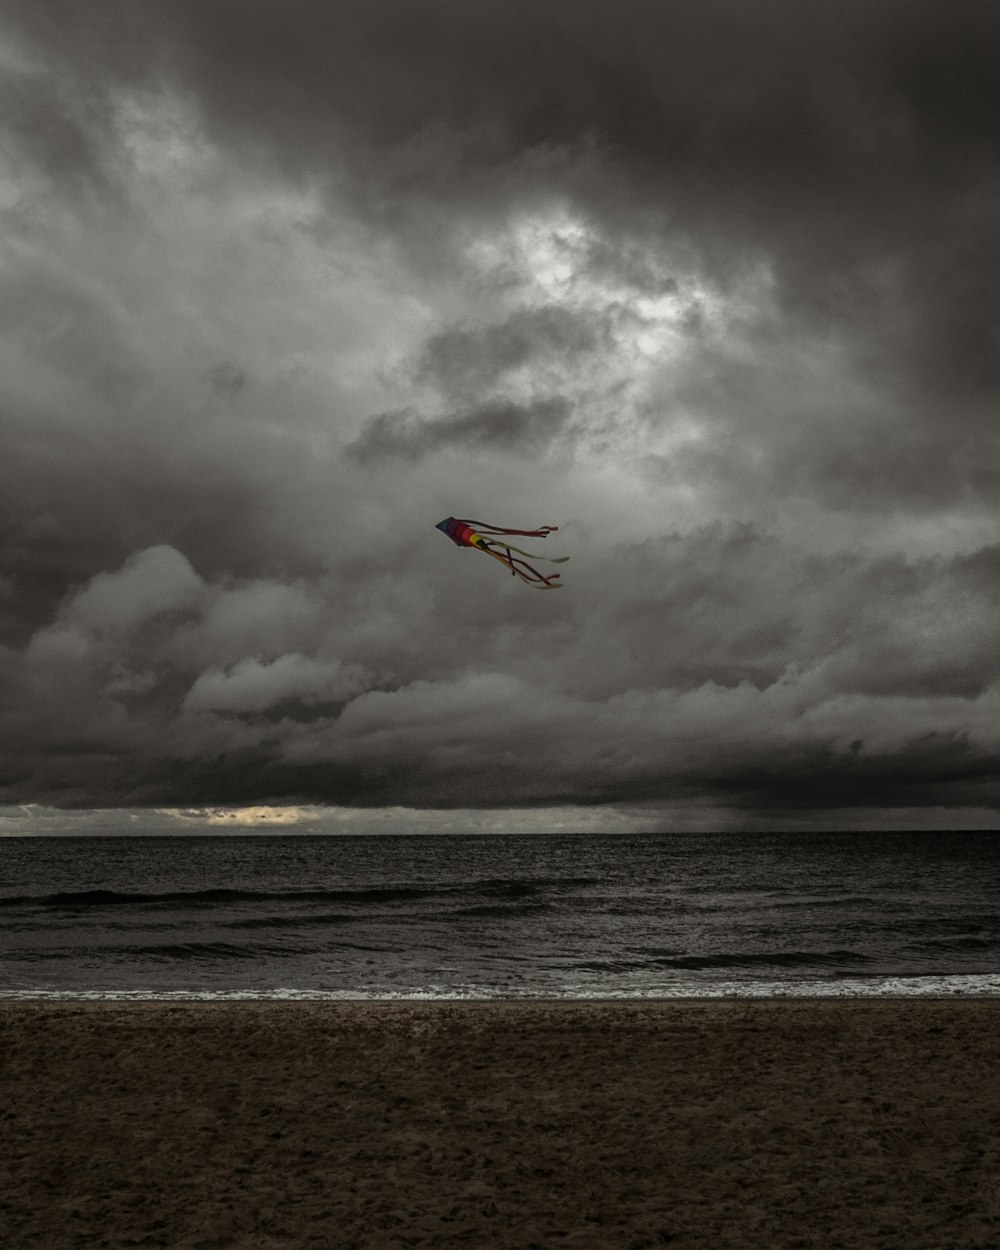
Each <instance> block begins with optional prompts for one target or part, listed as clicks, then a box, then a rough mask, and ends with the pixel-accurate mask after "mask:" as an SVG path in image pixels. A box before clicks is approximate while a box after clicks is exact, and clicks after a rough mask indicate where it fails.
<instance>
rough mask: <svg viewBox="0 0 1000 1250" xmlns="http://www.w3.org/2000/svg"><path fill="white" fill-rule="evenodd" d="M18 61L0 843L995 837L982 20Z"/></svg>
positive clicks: (2, 204) (425, 37)
mask: <svg viewBox="0 0 1000 1250" xmlns="http://www.w3.org/2000/svg"><path fill="white" fill-rule="evenodd" d="M2 24H3V34H4V39H3V40H2V45H3V51H2V52H0V99H2V100H3V101H4V103H5V106H6V107H5V108H4V109H3V110H0V112H2V116H3V121H2V123H0V126H2V130H3V134H2V138H3V144H2V145H0V151H2V159H0V214H2V219H3V226H4V231H5V239H6V241H7V247H6V250H5V253H4V267H3V271H2V274H0V280H2V281H3V283H4V293H5V295H6V299H5V300H4V301H0V308H3V309H6V310H7V312H6V314H4V313H3V312H2V311H0V366H2V367H0V377H2V382H0V388H2V403H0V434H2V439H3V447H4V455H3V457H2V458H0V500H2V502H0V550H2V553H3V574H2V581H0V687H2V689H0V797H4V798H6V799H7V800H8V801H11V802H17V803H22V802H23V803H44V804H58V805H63V806H66V807H73V806H79V807H85V806H87V805H88V804H89V805H98V806H103V807H116V806H122V805H125V806H130V805H147V806H148V805H155V806H157V807H162V808H167V807H169V808H171V809H173V808H178V809H180V808H188V807H190V808H191V809H197V810H199V811H200V810H202V809H205V810H214V809H216V808H218V809H220V810H221V809H223V808H225V809H229V808H231V807H235V806H236V805H239V804H243V803H246V804H249V805H251V806H252V807H261V808H268V807H271V806H274V805H280V804H284V803H287V804H291V805H293V806H294V805H295V804H298V803H302V804H304V805H307V806H313V805H316V804H321V803H329V804H333V805H357V806H364V807H366V808H369V807H370V808H373V809H374V808H376V807H378V806H379V805H386V806H387V807H393V806H399V807H405V806H413V805H419V806H421V807H424V808H426V809H428V810H431V809H433V810H442V809H445V810H451V809H454V810H458V809H459V808H462V809H465V808H470V809H472V808H477V809H481V808H483V807H484V806H485V805H489V804H494V805H496V806H497V808H498V810H504V811H509V810H511V809H513V808H521V807H523V808H525V809H528V808H531V809H532V810H534V809H536V808H538V807H539V805H542V806H546V807H547V806H549V805H565V806H567V809H568V810H574V811H576V810H579V809H580V808H581V806H587V807H590V806H596V807H600V806H601V805H612V806H613V807H615V810H618V808H619V807H622V806H624V805H627V804H629V803H630V802H631V803H635V804H638V805H647V804H648V805H654V806H655V805H656V804H658V803H660V804H665V805H667V806H668V807H671V810H681V807H683V810H685V811H687V812H689V813H691V815H690V817H689V818H690V819H691V820H692V821H694V822H695V823H696V824H697V823H698V822H699V821H700V820H701V819H702V817H701V816H699V815H698V813H699V812H700V813H702V814H704V813H705V812H711V813H713V818H715V819H718V820H720V821H725V820H733V821H736V822H737V823H738V822H740V821H747V822H750V823H752V822H753V820H755V819H758V817H759V819H764V816H763V815H760V814H761V813H774V812H781V811H788V812H791V811H796V812H800V813H805V815H804V816H802V817H801V819H803V820H805V821H806V822H808V821H809V820H810V819H812V817H811V816H810V815H809V813H810V812H811V811H813V810H814V809H815V810H817V811H818V810H820V809H821V808H822V809H826V810H830V811H839V812H845V811H851V810H855V811H862V810H864V811H866V812H870V813H876V814H877V813H878V811H879V810H880V809H881V808H884V809H885V810H886V811H888V810H893V811H897V810H900V811H910V812H913V811H921V810H924V811H930V810H935V811H948V812H954V811H955V810H957V809H960V808H961V807H962V804H963V803H965V804H967V805H968V806H969V810H970V811H972V810H974V811H976V812H979V813H982V812H983V811H987V810H989V809H990V806H991V804H994V803H995V802H996V792H995V781H994V775H995V756H996V741H995V733H994V731H993V729H992V722H991V717H992V716H993V714H994V712H995V708H994V699H995V693H994V692H995V689H996V683H997V680H998V658H1000V657H998V651H997V646H996V641H995V632H996V631H995V628H994V622H995V620H996V614H997V608H998V596H1000V589H998V588H1000V557H998V554H997V552H998V548H997V509H996V494H997V485H998V478H1000V442H998V438H997V434H996V429H995V412H996V401H997V391H998V384H1000V375H998V373H997V360H998V359H1000V357H998V354H997V352H996V347H997V343H998V340H997V333H998V330H997V327H998V325H1000V307H998V302H997V301H998V298H1000V297H998V296H997V293H996V290H995V289H994V288H995V285H996V284H995V281H994V278H993V274H994V271H995V270H996V267H997V266H996V263H995V262H996V260H997V251H998V239H997V230H996V221H997V210H998V207H1000V204H998V197H1000V177H998V157H1000V152H998V137H1000V123H998V121H997V117H998V115H1000V101H998V93H997V89H996V86H995V84H996V82H997V81H1000V76H998V71H1000V18H998V16H997V14H995V13H994V12H993V11H992V10H991V9H989V7H988V6H981V5H979V6H976V5H969V4H966V3H963V2H961V0H959V2H957V3H953V4H950V5H948V6H947V8H945V7H944V6H941V5H939V4H934V3H931V2H930V0H888V2H887V3H884V4H881V5H877V6H873V5H871V4H868V3H862V2H861V0H846V2H845V3H842V4H839V5H837V6H829V5H823V4H819V3H818V2H817V3H803V4H799V5H795V6H790V5H787V4H785V3H782V2H780V0H765V2H763V3H761V4H757V5H753V6H747V5H745V4H742V3H738V2H737V0H699V2H698V3H694V2H693V0H692V2H690V3H689V2H687V0H682V2H681V3H675V4H671V5H663V4H661V3H655V2H654V0H624V2H623V3H622V4H620V5H617V6H608V5H606V4H599V3H592V2H591V0H572V2H570V0H547V2H546V3H536V2H535V0H531V2H529V0H513V2H512V3H509V4H505V5H497V6H489V7H485V8H484V7H482V6H476V7H473V6H469V5H468V4H464V3H460V2H459V0H428V3H425V4H420V5H414V4H412V3H409V2H408V0H406V2H404V0H386V2H385V3H380V4H378V5H371V4H365V3H362V2H361V0H357V3H355V2H354V0H349V2H347V3H338V4H336V5H318V4H315V3H313V2H312V0H289V2H288V3H286V4H283V5H270V6H268V5H251V6H247V5H245V4H236V3H235V2H234V0H216V2H215V3H212V4H210V5H206V4H201V3H195V2H194V0H170V2H169V3H165V2H163V0H141V2H140V3H137V4H134V5H120V4H118V3H116V2H113V0H94V2H93V3H91V4H88V5H87V6H86V8H85V9H84V8H82V7H81V6H78V5H74V4H69V3H63V2H62V0H55V3H54V4H52V5H49V6H48V7H47V10H46V13H45V14H44V15H42V14H40V13H39V11H38V6H37V4H33V3H28V0H23V2H15V3H12V4H9V5H8V6H6V8H5V12H4V17H3V19H2ZM449 514H452V515H458V516H461V515H467V516H482V517H487V518H490V519H492V520H495V521H496V522H498V523H500V524H504V523H508V524H511V525H514V526H518V527H522V526H523V527H524V528H532V527H534V526H536V525H541V524H557V525H559V527H560V529H559V534H558V540H559V543H560V552H559V554H563V553H564V552H565V553H566V554H570V555H571V556H572V562H571V563H570V564H569V565H567V566H566V569H565V573H564V579H565V589H564V590H563V591H562V592H561V594H560V595H558V596H548V595H546V596H540V595H533V594H532V593H531V592H530V591H528V590H527V589H526V588H524V587H522V586H520V585H511V584H510V583H511V581H512V579H510V578H504V577H501V576H500V575H499V570H498V569H497V568H496V566H495V564H494V562H492V561H488V560H482V559H481V558H480V557H479V556H478V555H477V554H476V553H470V552H468V551H463V552H458V551H456V550H455V549H453V548H452V547H451V546H450V545H449V544H446V543H444V542H443V540H442V539H441V536H440V535H439V534H436V533H435V531H434V528H433V527H434V524H435V522H436V521H437V520H439V519H440V517H442V516H446V515H449ZM549 541H550V545H551V544H552V543H554V542H555V538H553V539H550V540H549ZM542 554H544V551H543V552H542ZM852 744H860V745H852ZM679 805H680V806H679ZM609 810H610V808H609ZM753 813H757V814H758V815H757V816H754V815H753ZM977 819H978V817H977Z"/></svg>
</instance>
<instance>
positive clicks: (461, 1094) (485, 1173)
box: [0, 1000, 1000, 1250]
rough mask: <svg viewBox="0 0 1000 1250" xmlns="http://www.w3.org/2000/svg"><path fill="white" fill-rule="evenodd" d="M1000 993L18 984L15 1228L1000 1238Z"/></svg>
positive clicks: (551, 1241)
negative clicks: (282, 997) (298, 992)
mask: <svg viewBox="0 0 1000 1250" xmlns="http://www.w3.org/2000/svg"><path fill="white" fill-rule="evenodd" d="M998 1033H1000V1001H993V1000H988V1001H967V1000H966V1001H949V1002H941V1001H928V1000H916V1001H913V1000H911V1001H887V1000H875V1001H871V1000H869V1001H840V1000H808V1001H805V1000H803V1001H776V1000H759V1001H750V1002H733V1001H728V1002H720V1001H698V1002H691V1001H688V1002H676V1001H674V1002H669V1001H668V1002H658V1003H628V1002H618V1003H597V1002H584V1003H568V1002H560V1003H279V1002H245V1003H215V1004H205V1003H131V1004H115V1003H89V1004H86V1003H66V1002H63V1003H51V1002H49V1003H34V1002H18V1003H13V1002H8V1003H5V1004H3V1005H0V1131H2V1140H0V1243H2V1244H3V1246H4V1247H7V1248H8V1250H34V1248H36V1247H44V1248H45V1250H75V1248H76V1247H115V1248H118V1247H126V1246H128V1247H133V1246H163V1247H171V1248H177V1250H251V1248H252V1250H288V1248H291V1247H294V1248H296V1250H298V1248H300V1247H301V1248H302V1250H305V1248H309V1250H326V1248H329V1250H352V1248H355V1247H357V1248H359V1250H360V1248H362V1247H364V1248H365V1250H375V1248H376V1247H377V1248H378V1250H383V1248H385V1250H390V1248H391V1250H411V1248H416V1247H433V1248H434V1250H438V1248H441V1250H444V1248H446V1247H458V1246H461V1247H470V1248H473V1250H478V1248H479V1247H512V1248H513V1247H517V1248H524V1250H527V1248H528V1247H544V1248H545V1250H549V1248H551V1247H567V1248H569V1247H573V1248H576V1250H579V1248H582V1247H587V1248H594V1250H596V1248H598V1247H599V1248H601V1250H605V1248H608V1250H612V1248H613V1250H617V1248H618V1247H621V1248H625V1250H629V1248H630V1250H640V1248H645V1247H650V1248H651V1247H661V1246H667V1245H669V1246H672V1247H675V1248H676V1250H681V1248H686V1247H712V1248H713V1250H716V1248H720V1247H740V1248H741V1250H747V1248H748V1247H750V1248H753V1247H858V1248H859V1250H862V1248H863V1250H876V1248H877V1247H906V1248H907V1250H919V1248H921V1247H928V1248H931V1247H933V1250H948V1248H950V1247H961V1248H962V1250H968V1248H970V1247H981V1248H984V1250H985V1248H986V1247H998V1246H1000V1062H998V1050H1000V1045H998Z"/></svg>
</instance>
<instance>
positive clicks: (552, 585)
mask: <svg viewBox="0 0 1000 1250" xmlns="http://www.w3.org/2000/svg"><path fill="white" fill-rule="evenodd" d="M434 528H435V529H439V530H440V531H441V533H442V534H447V535H448V537H449V538H450V539H451V541H452V542H453V543H456V544H457V545H458V546H459V547H477V548H478V549H479V550H480V551H485V552H486V554H487V555H488V556H492V557H493V559H494V560H499V561H500V563H501V564H503V565H504V566H505V567H507V568H508V569H510V571H511V575H512V576H513V577H519V578H520V579H521V581H522V582H527V584H528V585H529V586H534V587H535V588H536V590H559V588H560V585H561V583H560V582H559V574H558V573H550V574H549V575H548V577H546V576H545V574H544V573H539V571H538V569H536V568H534V567H533V566H532V565H530V564H529V563H528V561H527V560H519V559H518V556H527V557H528V559H529V560H545V559H546V558H545V556H533V555H532V554H531V552H530V551H522V550H521V548H520V547H512V546H511V545H510V543H509V542H507V540H506V538H505V537H501V535H507V534H516V535H518V536H522V535H523V536H524V537H525V538H546V537H548V535H549V534H551V533H554V532H555V530H557V529H558V528H559V526H558V525H543V526H542V528H541V529H538V530H509V529H504V528H503V527H502V526H500V525H487V524H486V522H485V521H464V520H460V519H458V518H457V517H453V516H450V517H447V518H446V519H445V520H444V521H438V523H437V525H436V526H435V527H434ZM514 552H516V553H517V555H514V554H513V553H514ZM568 559H569V556H557V557H555V558H554V559H550V560H547V561H546V562H547V563H548V564H565V563H566V561H567V560H568Z"/></svg>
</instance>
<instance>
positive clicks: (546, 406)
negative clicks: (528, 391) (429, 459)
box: [345, 397, 570, 464]
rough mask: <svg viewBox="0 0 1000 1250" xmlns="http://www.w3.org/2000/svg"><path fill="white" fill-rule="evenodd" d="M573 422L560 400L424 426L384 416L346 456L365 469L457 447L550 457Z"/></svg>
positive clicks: (406, 416) (491, 409) (494, 407)
mask: <svg viewBox="0 0 1000 1250" xmlns="http://www.w3.org/2000/svg"><path fill="white" fill-rule="evenodd" d="M569 416H570V408H569V404H568V403H567V402H566V400H565V399H562V398H560V397H555V398H552V399H544V400H539V401H538V402H536V403H533V404H528V405H520V404H512V403H503V402H500V403H486V404H481V405H479V406H478V407H477V408H474V409H473V410H472V411H471V412H467V413H462V414H461V415H458V416H451V417H445V418H442V419H440V420H422V419H421V418H419V417H417V416H416V415H415V414H414V413H412V412H406V411H404V412H384V413H381V414H380V415H379V416H377V417H372V419H371V420H370V421H369V422H367V424H366V425H365V427H364V429H363V430H362V432H361V434H360V435H359V436H358V438H357V439H356V440H355V441H354V442H352V443H349V444H348V446H347V448H346V449H345V450H346V453H347V454H348V455H349V456H352V457H354V458H355V459H356V460H358V461H359V463H361V464H372V463H375V462H377V461H379V460H381V459H384V458H386V457H390V456H393V457H405V458H406V459H408V460H418V459H420V458H422V457H423V456H427V455H430V454H432V453H433V452H435V451H442V450H447V449H448V448H449V447H453V446H455V445H459V446H461V445H466V446H470V445H471V446H473V447H481V448H485V449H487V450H496V451H504V452H514V453H516V454H521V455H528V454H532V453H538V452H545V451H547V450H548V449H549V448H550V447H551V445H552V444H553V443H554V442H556V440H557V439H558V438H559V436H560V434H561V432H562V431H563V429H564V428H565V426H566V423H567V421H568V419H569Z"/></svg>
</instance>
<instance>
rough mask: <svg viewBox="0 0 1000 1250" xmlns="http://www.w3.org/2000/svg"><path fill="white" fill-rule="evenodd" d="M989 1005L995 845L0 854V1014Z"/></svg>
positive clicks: (294, 842) (423, 844)
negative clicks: (337, 1005) (982, 1001)
mask: <svg viewBox="0 0 1000 1250" xmlns="http://www.w3.org/2000/svg"><path fill="white" fill-rule="evenodd" d="M998 994H1000V833H989V832H975V833H971V832H955V833H947V832H934V833H923V832H921V833H903V832H900V833H856V832H852V833H780V834H779V833H774V834H765V833H739V834H736V833H717V834H650V835H632V834H629V835H624V834H613V835H598V834H578V835H565V834H559V835H549V834H537V835H536V834H524V833H518V834H511V835H502V834H480V835H470V836H456V835H447V836H444V835H439V836H415V835H414V836H386V835H378V836H350V835H348V836H336V837H317V836H296V835H290V834H281V835H277V836H262V835H259V834H254V835H249V836H212V837H190V836H185V837H165V838H154V837H134V838H129V837H122V836H116V837H93V836H88V837H80V838H52V837H47V838H32V837H27V838H4V839H3V840H0V998H7V999H12V998H13V999H17V998H50V999H51V998H55V999H60V998H65V999H88V998H93V999H244V998H259V999H421V1000H426V999H628V998H635V999H670V998H692V997H695V998H705V997H727V998H728V997H789V996H828V995H840V996H850V997H859V996H889V997H896V996H904V995H922V996H933V997H940V996H949V997H950V996H974V995H978V996H996V995H998Z"/></svg>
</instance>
